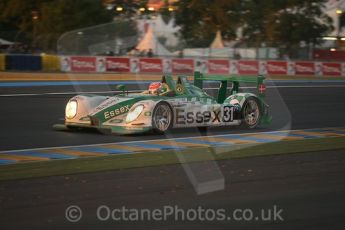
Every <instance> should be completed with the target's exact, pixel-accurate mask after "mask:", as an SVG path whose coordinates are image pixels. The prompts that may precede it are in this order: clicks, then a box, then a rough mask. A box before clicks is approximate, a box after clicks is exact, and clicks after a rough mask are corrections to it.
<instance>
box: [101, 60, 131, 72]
mask: <svg viewBox="0 0 345 230" xmlns="http://www.w3.org/2000/svg"><path fill="white" fill-rule="evenodd" d="M106 70H107V71H109V72H122V73H129V72H130V61H129V58H116V57H107V58H106Z"/></svg>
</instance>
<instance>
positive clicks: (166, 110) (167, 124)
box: [152, 102, 173, 134]
mask: <svg viewBox="0 0 345 230" xmlns="http://www.w3.org/2000/svg"><path fill="white" fill-rule="evenodd" d="M172 125H173V110H172V108H171V106H170V105H169V104H168V103H166V102H159V103H158V104H157V105H156V107H155V108H154V110H153V113H152V128H153V131H154V132H155V133H160V134H162V133H165V132H167V131H169V130H170V129H171V128H172Z"/></svg>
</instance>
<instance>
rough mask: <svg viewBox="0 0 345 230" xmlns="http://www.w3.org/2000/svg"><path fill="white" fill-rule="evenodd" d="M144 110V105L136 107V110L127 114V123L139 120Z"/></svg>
mask: <svg viewBox="0 0 345 230" xmlns="http://www.w3.org/2000/svg"><path fill="white" fill-rule="evenodd" d="M143 110H144V105H138V106H137V107H135V109H133V110H132V111H130V112H129V113H128V114H127V117H126V122H127V123H129V122H132V121H134V120H135V119H137V118H138V117H139V115H140V114H141V112H142V111H143Z"/></svg>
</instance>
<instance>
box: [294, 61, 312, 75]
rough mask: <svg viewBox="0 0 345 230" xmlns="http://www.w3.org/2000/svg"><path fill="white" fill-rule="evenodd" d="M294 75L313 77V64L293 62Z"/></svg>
mask: <svg viewBox="0 0 345 230" xmlns="http://www.w3.org/2000/svg"><path fill="white" fill-rule="evenodd" d="M295 74H296V75H315V63H314V62H295Z"/></svg>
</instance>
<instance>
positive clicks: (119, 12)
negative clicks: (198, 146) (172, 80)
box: [0, 0, 345, 61]
mask: <svg viewBox="0 0 345 230" xmlns="http://www.w3.org/2000/svg"><path fill="white" fill-rule="evenodd" d="M344 11H345V1H344V0H213V1H208V0H184V1H178V0H73V1H70V0H1V2H0V52H1V53H6V54H39V55H41V54H59V55H84V56H88V55H93V56H97V55H100V56H102V55H103V56H139V57H143V56H145V57H155V56H156V57H158V56H159V57H179V58H184V57H205V58H219V57H220V58H229V59H235V60H237V59H242V58H243V59H264V60H265V59H270V60H275V59H277V60H290V59H294V60H296V59H297V60H338V61H339V60H345V29H344V27H345V13H344Z"/></svg>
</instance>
